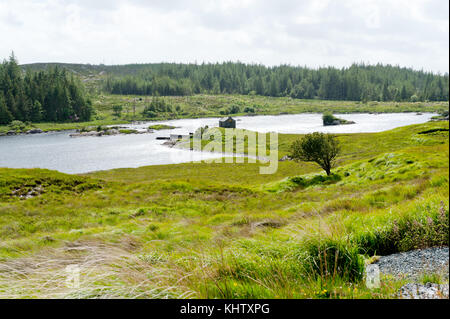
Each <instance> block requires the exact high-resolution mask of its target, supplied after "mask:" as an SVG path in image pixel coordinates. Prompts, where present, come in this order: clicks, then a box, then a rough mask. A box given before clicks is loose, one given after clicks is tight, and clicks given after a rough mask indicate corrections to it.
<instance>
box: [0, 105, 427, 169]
mask: <svg viewBox="0 0 450 319" xmlns="http://www.w3.org/2000/svg"><path fill="white" fill-rule="evenodd" d="M434 115H435V114H431V113H424V114H422V115H416V114H415V113H389V114H345V115H344V114H342V115H341V114H340V115H338V117H339V118H344V119H346V120H351V121H354V122H356V124H351V125H339V126H327V127H324V126H322V115H321V114H295V115H277V116H246V117H236V120H237V123H236V125H237V128H244V129H248V130H253V131H259V132H270V131H274V132H279V133H310V132H316V131H320V132H330V133H358V132H381V131H385V130H389V129H393V128H396V127H400V126H405V125H409V124H418V123H424V122H427V121H428V120H429V119H430V118H431V117H432V116H434ZM149 124H150V123H146V124H140V125H126V126H127V127H130V128H136V129H140V128H141V129H142V128H146V127H148V126H149ZM151 124H152V125H153V124H168V125H172V126H177V127H178V128H176V129H174V130H161V131H155V132H154V133H148V134H132V135H116V136H101V137H77V138H72V137H70V136H69V134H70V132H67V131H66V132H57V133H53V132H51V133H43V134H36V135H16V136H0V167H12V168H34V167H39V168H48V169H54V170H58V171H61V172H64V173H85V172H90V171H97V170H107V169H113V168H120V167H139V166H145V165H160V164H176V163H183V162H191V161H199V160H204V159H209V158H216V157H220V156H221V155H220V154H211V153H201V152H192V151H189V150H181V149H173V148H169V147H167V146H164V145H161V144H162V143H163V142H164V141H161V140H156V137H157V136H169V135H170V134H187V133H189V132H194V131H195V130H196V129H197V128H198V127H200V126H205V125H208V126H210V127H214V126H218V118H200V119H183V120H172V121H164V122H152V123H151Z"/></svg>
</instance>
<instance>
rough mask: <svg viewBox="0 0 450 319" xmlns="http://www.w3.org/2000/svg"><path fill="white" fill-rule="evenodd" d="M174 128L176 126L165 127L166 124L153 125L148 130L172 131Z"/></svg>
mask: <svg viewBox="0 0 450 319" xmlns="http://www.w3.org/2000/svg"><path fill="white" fill-rule="evenodd" d="M175 128H177V126H172V125H166V124H155V125H150V126H149V127H148V129H149V130H155V131H159V130H173V129H175Z"/></svg>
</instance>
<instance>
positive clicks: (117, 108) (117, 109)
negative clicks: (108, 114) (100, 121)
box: [113, 105, 123, 117]
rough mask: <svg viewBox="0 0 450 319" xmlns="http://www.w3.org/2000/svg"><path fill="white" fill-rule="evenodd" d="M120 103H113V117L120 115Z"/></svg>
mask: <svg viewBox="0 0 450 319" xmlns="http://www.w3.org/2000/svg"><path fill="white" fill-rule="evenodd" d="M122 109H123V108H122V105H113V114H114V116H115V117H120V115H121V114H122Z"/></svg>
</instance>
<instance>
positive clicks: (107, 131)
mask: <svg viewBox="0 0 450 319" xmlns="http://www.w3.org/2000/svg"><path fill="white" fill-rule="evenodd" d="M153 132H154V131H153V130H151V129H146V130H135V129H129V128H126V127H107V128H101V129H96V130H88V131H80V130H77V131H76V132H75V133H71V134H69V136H70V137H86V136H111V135H129V134H147V133H153Z"/></svg>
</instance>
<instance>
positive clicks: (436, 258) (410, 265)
mask: <svg viewBox="0 0 450 319" xmlns="http://www.w3.org/2000/svg"><path fill="white" fill-rule="evenodd" d="M375 264H378V266H379V267H380V271H381V272H382V273H383V274H389V275H393V276H395V277H399V278H405V279H411V280H417V279H419V278H420V277H421V276H422V275H424V274H426V273H439V274H442V275H443V277H444V278H446V279H448V277H449V271H448V266H449V254H448V247H432V248H426V249H417V250H411V251H408V252H403V253H398V254H392V255H388V256H382V257H380V259H379V260H377V261H376V262H375Z"/></svg>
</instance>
